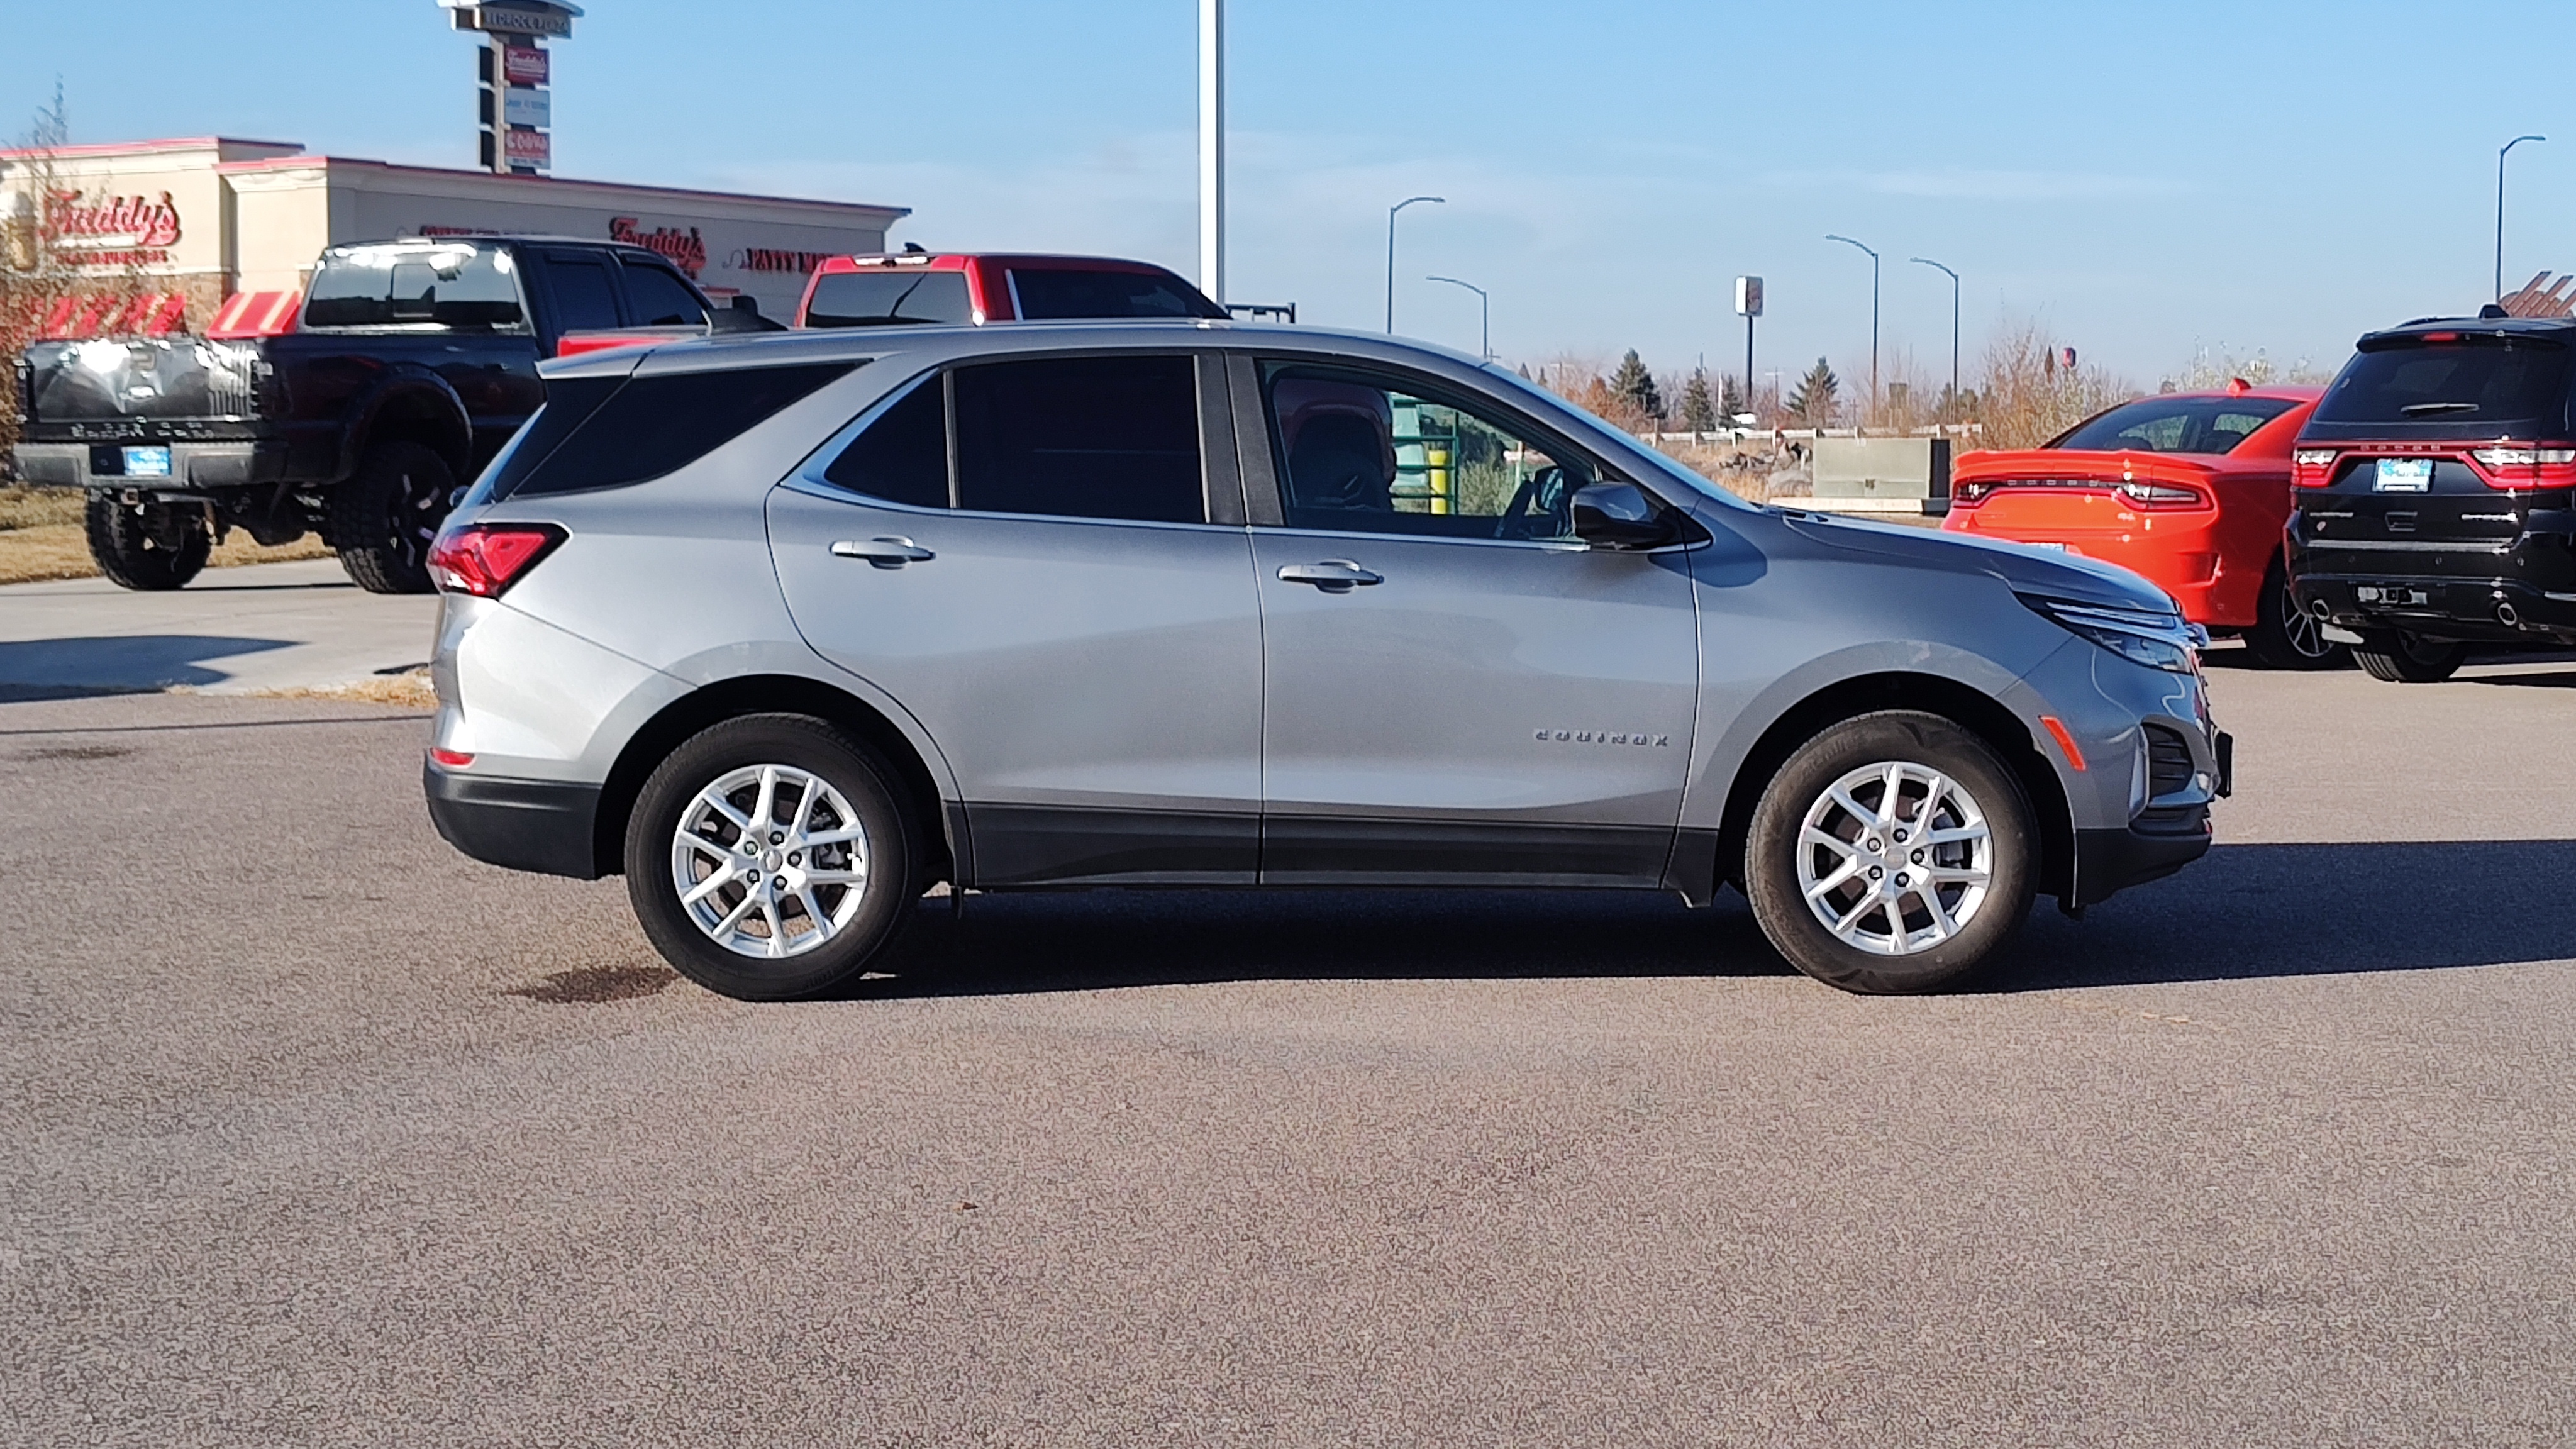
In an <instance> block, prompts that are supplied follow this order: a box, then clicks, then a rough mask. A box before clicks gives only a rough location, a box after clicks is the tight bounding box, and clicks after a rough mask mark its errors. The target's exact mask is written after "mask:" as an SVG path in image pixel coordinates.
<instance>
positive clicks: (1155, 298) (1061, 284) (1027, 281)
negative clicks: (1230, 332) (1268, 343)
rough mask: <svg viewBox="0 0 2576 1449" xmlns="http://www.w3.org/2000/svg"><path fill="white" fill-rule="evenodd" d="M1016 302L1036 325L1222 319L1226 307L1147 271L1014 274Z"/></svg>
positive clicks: (1016, 271) (1057, 270)
mask: <svg viewBox="0 0 2576 1449" xmlns="http://www.w3.org/2000/svg"><path fill="white" fill-rule="evenodd" d="M1011 300H1012V302H1013V303H1014V304H1015V307H1016V310H1017V311H1018V312H1019V315H1020V316H1021V317H1022V318H1023V319H1025V320H1027V321H1031V322H1046V321H1053V320H1059V319H1063V318H1072V317H1222V316H1224V315H1225V312H1224V310H1223V309H1222V308H1220V307H1218V306H1216V305H1215V304H1214V303H1211V302H1209V301H1208V300H1207V299H1206V298H1204V297H1202V296H1200V295H1199V294H1198V292H1197V291H1196V289H1194V288H1191V287H1189V286H1187V285H1185V284H1183V283H1182V282H1180V281H1179V280H1177V279H1176V278H1172V277H1160V276H1154V275H1152V274H1150V273H1146V272H1119V271H1074V270H1072V269H1070V268H1056V267H1032V268H1027V269H1022V268H1018V267H1014V268H1012V269H1011Z"/></svg>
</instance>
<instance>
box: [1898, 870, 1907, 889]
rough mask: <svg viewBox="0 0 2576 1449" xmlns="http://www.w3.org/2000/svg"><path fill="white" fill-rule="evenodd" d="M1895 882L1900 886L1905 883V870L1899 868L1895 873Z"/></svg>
mask: <svg viewBox="0 0 2576 1449" xmlns="http://www.w3.org/2000/svg"><path fill="white" fill-rule="evenodd" d="M1896 883H1897V884H1898V885H1900V886H1901V885H1903V884H1905V872H1903V871H1901V870H1900V871H1898V872H1897V873H1896Z"/></svg>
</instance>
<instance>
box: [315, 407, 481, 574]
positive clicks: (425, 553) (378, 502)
mask: <svg viewBox="0 0 2576 1449" xmlns="http://www.w3.org/2000/svg"><path fill="white" fill-rule="evenodd" d="M455 490H456V476H455V475H454V474H453V473H450V472H449V471H448V469H447V460H446V459H444V458H442V457H440V456H438V453H437V452H436V450H434V449H432V448H429V447H426V446H424V445H422V444H419V443H405V442H391V443H378V444H376V445H375V446H374V447H372V448H369V449H368V450H367V456H366V458H365V460H364V461H362V462H361V463H359V464H358V471H357V472H356V473H355V474H354V475H352V476H351V477H350V478H348V479H347V480H346V481H345V482H343V483H341V484H340V486H339V487H337V488H334V489H332V490H331V518H330V528H331V547H332V548H334V549H336V550H338V552H339V554H340V567H341V568H343V569H346V570H348V573H349V577H350V578H351V579H352V580H354V581H356V583H357V585H358V587H359V588H362V589H365V590H366V591H367V592H368V593H371V594H425V593H428V592H429V591H430V581H429V541H430V540H431V539H432V538H435V537H436V536H437V535H438V525H439V524H441V523H443V522H445V521H446V519H447V498H448V495H449V494H450V493H453V492H454V491H455Z"/></svg>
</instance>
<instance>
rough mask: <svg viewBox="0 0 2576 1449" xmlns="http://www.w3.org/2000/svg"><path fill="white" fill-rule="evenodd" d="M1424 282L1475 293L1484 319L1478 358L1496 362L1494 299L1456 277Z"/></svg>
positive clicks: (1479, 329)
mask: <svg viewBox="0 0 2576 1449" xmlns="http://www.w3.org/2000/svg"><path fill="white" fill-rule="evenodd" d="M1422 280H1424V281H1426V282H1447V283H1448V284H1449V285H1450V286H1453V287H1464V288H1466V289H1467V290H1468V291H1470V292H1473V293H1475V294H1476V310H1477V312H1478V313H1479V314H1480V316H1481V317H1482V318H1483V320H1482V322H1481V323H1480V324H1479V326H1478V328H1477V331H1478V333H1479V339H1480V340H1479V345H1478V350H1477V353H1476V356H1477V357H1478V358H1479V359H1480V360H1482V361H1485V362H1491V361H1493V360H1494V299H1493V298H1491V297H1489V296H1487V295H1485V289H1484V288H1482V287H1479V286H1477V285H1476V284H1475V283H1473V282H1462V281H1459V280H1458V279H1457V278H1456V277H1425V278H1423V279H1422ZM1387 330H1389V331H1393V330H1394V329H1393V328H1391V327H1390V328H1389V329H1387Z"/></svg>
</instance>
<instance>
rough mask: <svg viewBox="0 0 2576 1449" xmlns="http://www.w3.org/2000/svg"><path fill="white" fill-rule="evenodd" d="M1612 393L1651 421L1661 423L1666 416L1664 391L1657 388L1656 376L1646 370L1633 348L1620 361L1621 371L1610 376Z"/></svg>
mask: <svg viewBox="0 0 2576 1449" xmlns="http://www.w3.org/2000/svg"><path fill="white" fill-rule="evenodd" d="M1610 392H1611V394H1612V395H1613V396H1615V397H1617V398H1619V399H1620V400H1621V401H1623V402H1625V403H1627V404H1628V405H1629V406H1630V407H1632V408H1635V409H1636V410H1637V411H1638V412H1640V413H1643V414H1645V416H1646V417H1648V418H1649V419H1653V420H1655V421H1661V420H1662V418H1663V416H1664V393H1663V389H1661V388H1659V387H1657V386H1655V375H1654V374H1653V373H1651V372H1649V371H1647V370H1646V364H1645V363H1644V362H1643V361H1641V360H1639V358H1638V356H1637V349H1635V348H1633V347H1631V348H1629V349H1628V355H1627V356H1625V357H1623V358H1620V359H1619V370H1618V371H1617V372H1614V373H1612V374H1610Z"/></svg>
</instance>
